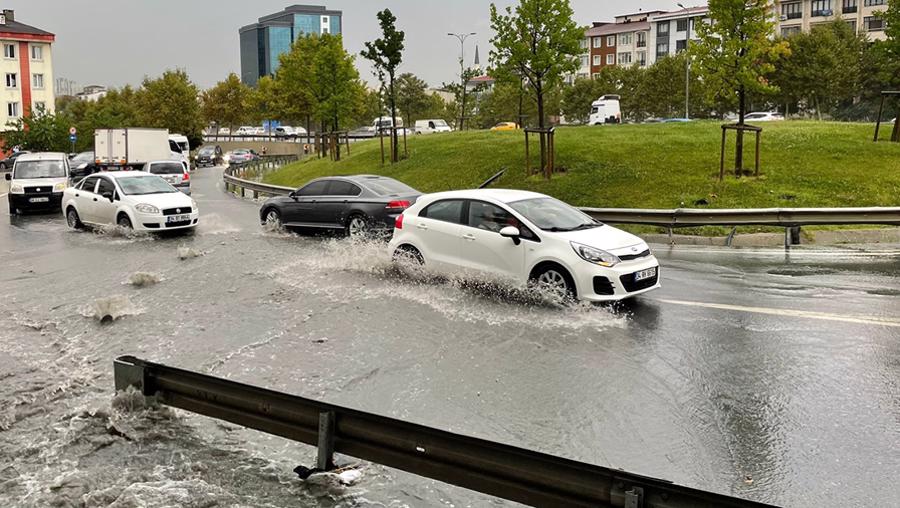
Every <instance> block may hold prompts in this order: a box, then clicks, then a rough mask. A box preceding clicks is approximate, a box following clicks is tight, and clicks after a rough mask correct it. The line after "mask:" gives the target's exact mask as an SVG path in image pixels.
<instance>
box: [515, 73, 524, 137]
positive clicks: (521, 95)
mask: <svg viewBox="0 0 900 508" xmlns="http://www.w3.org/2000/svg"><path fill="white" fill-rule="evenodd" d="M524 100H525V88H524V87H523V85H522V80H519V114H518V115H517V116H516V122H518V124H519V127H522V128H525V122H524V116H525V115H524V113H523V111H524V109H525V105H524V104H523V102H524Z"/></svg>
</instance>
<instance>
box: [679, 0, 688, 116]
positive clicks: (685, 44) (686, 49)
mask: <svg viewBox="0 0 900 508" xmlns="http://www.w3.org/2000/svg"><path fill="white" fill-rule="evenodd" d="M677 5H678V7H681V8H682V9H684V10H685V11H687V10H688V9H687V7H685V6H683V5H681V4H680V3H679V4H677ZM687 15H688V17H687V38H686V39H685V40H684V118H685V120H690V118H691V110H690V106H691V55H690V54H689V53H688V47H689V46H690V44H691V14H690V12H688V13H687Z"/></svg>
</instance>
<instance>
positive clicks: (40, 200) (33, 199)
mask: <svg viewBox="0 0 900 508" xmlns="http://www.w3.org/2000/svg"><path fill="white" fill-rule="evenodd" d="M28 202H29V203H49V202H50V198H31V199H29V200H28Z"/></svg>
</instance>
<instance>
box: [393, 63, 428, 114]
mask: <svg viewBox="0 0 900 508" xmlns="http://www.w3.org/2000/svg"><path fill="white" fill-rule="evenodd" d="M427 90H428V84H427V83H425V81H423V80H421V79H420V78H418V77H417V76H416V75H415V74H412V73H409V72H405V73H403V74H401V75H399V76H398V77H397V104H398V106H399V108H400V116H402V117H403V121H404V122H406V125H407V126H411V125H413V122H414V121H415V120H417V119H418V118H419V116H420V115H421V114H422V113H423V112H424V111H425V110H427V109H428V107H429V106H430V105H431V97H432V96H431V95H430V94H428V91H427Z"/></svg>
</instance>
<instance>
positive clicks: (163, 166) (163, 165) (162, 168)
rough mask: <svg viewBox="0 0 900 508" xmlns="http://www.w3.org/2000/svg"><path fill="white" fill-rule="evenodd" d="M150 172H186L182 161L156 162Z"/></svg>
mask: <svg viewBox="0 0 900 508" xmlns="http://www.w3.org/2000/svg"><path fill="white" fill-rule="evenodd" d="M150 172H151V173H153V174H154V175H180V174H182V173H184V166H182V165H181V163H180V162H156V163H153V164H151V165H150Z"/></svg>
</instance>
